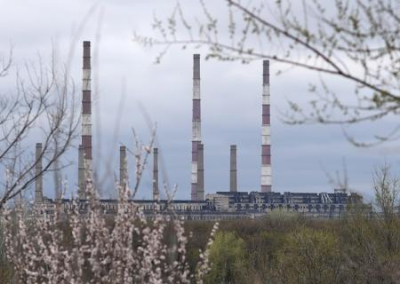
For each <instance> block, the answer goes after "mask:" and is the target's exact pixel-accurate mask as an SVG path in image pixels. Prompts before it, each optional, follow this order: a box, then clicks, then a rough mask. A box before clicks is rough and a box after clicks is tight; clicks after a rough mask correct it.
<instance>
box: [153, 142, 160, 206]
mask: <svg viewBox="0 0 400 284" xmlns="http://www.w3.org/2000/svg"><path fill="white" fill-rule="evenodd" d="M153 199H154V200H156V201H157V200H159V199H160V190H159V188H158V148H154V149H153Z"/></svg>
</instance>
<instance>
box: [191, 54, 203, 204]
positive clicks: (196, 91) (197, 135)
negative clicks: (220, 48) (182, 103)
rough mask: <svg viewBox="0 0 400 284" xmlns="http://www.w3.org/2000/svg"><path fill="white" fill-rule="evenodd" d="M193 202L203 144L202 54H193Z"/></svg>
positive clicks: (195, 197) (195, 198)
mask: <svg viewBox="0 0 400 284" xmlns="http://www.w3.org/2000/svg"><path fill="white" fill-rule="evenodd" d="M192 123H193V130H192V134H193V136H192V190H191V198H192V200H197V199H198V198H197V162H198V156H197V147H198V145H199V144H201V109H200V54H193V118H192Z"/></svg>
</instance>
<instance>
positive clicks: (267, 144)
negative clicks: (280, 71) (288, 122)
mask: <svg viewBox="0 0 400 284" xmlns="http://www.w3.org/2000/svg"><path fill="white" fill-rule="evenodd" d="M262 98H263V100H262V138H261V139H262V142H261V144H262V145H261V192H271V190H272V188H271V124H270V90H269V61H268V60H264V61H263V95H262Z"/></svg>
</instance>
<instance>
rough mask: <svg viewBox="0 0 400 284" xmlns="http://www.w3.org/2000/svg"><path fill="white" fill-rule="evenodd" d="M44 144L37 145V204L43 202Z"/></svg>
mask: <svg viewBox="0 0 400 284" xmlns="http://www.w3.org/2000/svg"><path fill="white" fill-rule="evenodd" d="M42 155H43V154H42V143H36V172H35V175H36V181H35V203H41V202H42V201H43V174H42V170H43V168H42Z"/></svg>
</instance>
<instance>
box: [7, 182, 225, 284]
mask: <svg viewBox="0 0 400 284" xmlns="http://www.w3.org/2000/svg"><path fill="white" fill-rule="evenodd" d="M87 196H88V206H87V209H86V210H85V212H84V213H82V212H80V209H79V207H80V203H79V201H78V200H72V201H71V202H72V204H73V206H71V209H70V210H65V209H63V206H62V204H57V205H56V210H55V212H54V214H51V215H41V216H38V215H36V216H35V215H26V214H25V213H24V211H23V210H14V213H15V214H11V212H10V211H4V212H3V213H2V223H3V224H4V231H5V232H4V233H5V247H6V256H7V259H8V261H10V262H11V263H12V265H13V267H14V272H15V275H14V277H15V280H16V281H17V282H18V283H192V282H197V283H202V278H203V277H204V275H205V274H206V273H207V272H208V270H209V263H208V254H209V253H208V249H209V247H210V246H211V244H212V236H213V235H214V233H215V231H216V229H217V226H218V224H215V226H214V229H213V230H212V233H211V237H210V240H209V242H208V244H207V248H206V250H205V251H204V252H202V253H200V261H199V263H198V266H197V270H196V271H197V272H196V275H193V274H191V273H190V272H189V271H190V270H189V266H188V263H187V258H186V244H187V242H188V239H187V237H186V236H185V231H184V227H183V221H182V220H179V219H177V218H175V216H174V215H173V214H171V215H165V214H161V213H160V212H158V213H155V215H154V218H153V219H152V220H148V219H146V218H145V216H144V214H143V212H142V211H141V210H140V208H139V207H138V206H137V205H136V204H135V203H134V202H132V200H129V196H130V190H129V188H128V187H126V188H120V194H119V196H120V197H119V200H118V209H117V212H116V214H115V215H114V216H113V217H112V218H110V216H108V215H106V214H104V212H103V207H102V206H101V204H100V201H99V199H98V198H97V197H96V194H95V190H94V187H93V186H92V183H90V182H88V185H87ZM170 224H171V225H172V227H173V231H174V232H175V234H174V235H173V236H172V242H171V241H170V240H169V241H168V238H169V239H171V236H166V227H167V226H168V225H170Z"/></svg>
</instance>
